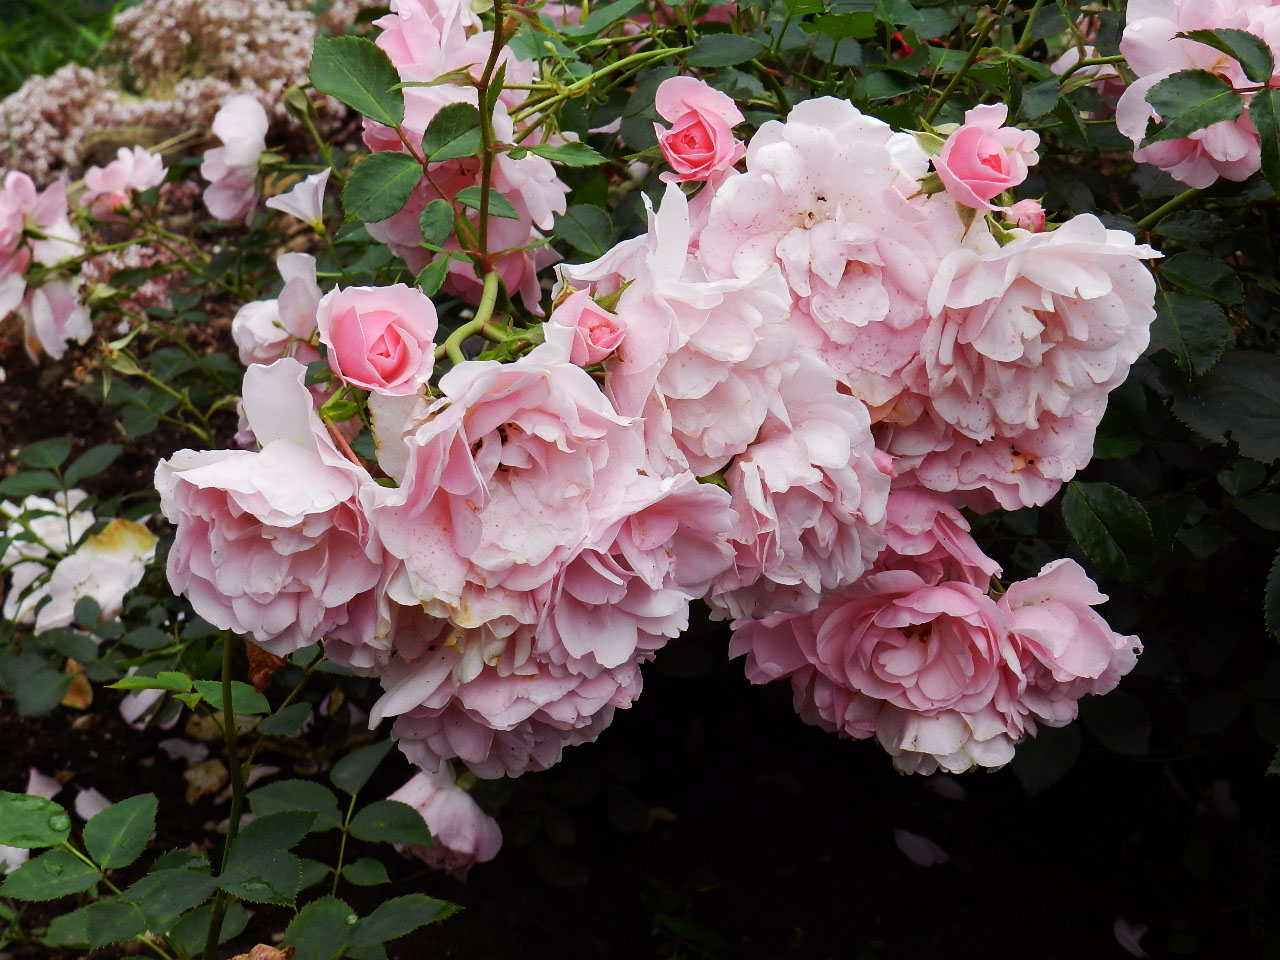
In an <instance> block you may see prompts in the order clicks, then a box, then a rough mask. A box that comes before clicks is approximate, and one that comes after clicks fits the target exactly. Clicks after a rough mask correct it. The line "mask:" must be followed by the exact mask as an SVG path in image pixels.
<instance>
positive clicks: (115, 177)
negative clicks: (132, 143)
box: [80, 147, 165, 219]
mask: <svg viewBox="0 0 1280 960" xmlns="http://www.w3.org/2000/svg"><path fill="white" fill-rule="evenodd" d="M164 175H165V166H164V160H163V158H161V156H160V155H159V154H156V153H151V152H150V151H148V150H147V149H146V148H144V147H134V148H133V149H132V150H130V149H129V148H128V147H121V148H120V149H119V150H118V151H116V159H114V160H112V161H111V162H110V163H109V164H107V165H106V166H105V167H96V166H95V167H90V168H89V169H88V170H86V171H85V175H84V185H85V191H84V193H83V194H82V195H81V197H80V202H81V203H83V204H86V205H87V204H89V203H92V204H93V207H92V210H91V212H92V214H93V215H94V216H95V217H97V218H99V219H105V218H107V217H109V216H111V215H112V214H114V213H116V212H117V211H119V210H120V209H122V208H124V207H127V206H128V205H129V194H130V193H131V192H137V193H141V192H142V191H144V190H150V189H151V188H152V187H158V186H160V184H162V183H164Z"/></svg>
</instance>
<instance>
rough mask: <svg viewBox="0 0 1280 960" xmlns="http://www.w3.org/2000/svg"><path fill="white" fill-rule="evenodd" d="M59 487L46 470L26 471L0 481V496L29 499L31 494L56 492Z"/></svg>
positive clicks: (52, 475)
mask: <svg viewBox="0 0 1280 960" xmlns="http://www.w3.org/2000/svg"><path fill="white" fill-rule="evenodd" d="M59 486H60V484H59V483H58V478H57V476H55V475H54V474H52V473H50V472H49V471H48V470H26V471H24V472H22V473H15V474H14V475H13V476H12V477H5V479H4V480H0V495H2V496H6V497H29V496H31V494H33V493H45V492H47V491H49V490H57V489H58V487H59Z"/></svg>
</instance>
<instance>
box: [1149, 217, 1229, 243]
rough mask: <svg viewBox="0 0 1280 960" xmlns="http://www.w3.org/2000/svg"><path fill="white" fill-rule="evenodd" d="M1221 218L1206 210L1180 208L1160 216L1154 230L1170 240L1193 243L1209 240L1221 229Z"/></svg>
mask: <svg viewBox="0 0 1280 960" xmlns="http://www.w3.org/2000/svg"><path fill="white" fill-rule="evenodd" d="M1222 224H1223V219H1222V218H1221V217H1219V216H1217V215H1216V214H1212V213H1210V212H1209V211H1208V210H1181V211H1179V212H1178V213H1171V214H1169V216H1167V217H1161V218H1160V220H1159V222H1157V223H1156V225H1155V232H1156V233H1158V234H1159V235H1160V236H1162V237H1167V238H1168V239H1170V240H1177V241H1179V242H1181V243H1194V242H1196V241H1200V240H1210V239H1212V238H1213V237H1215V236H1217V235H1218V233H1219V232H1220V231H1221V230H1222Z"/></svg>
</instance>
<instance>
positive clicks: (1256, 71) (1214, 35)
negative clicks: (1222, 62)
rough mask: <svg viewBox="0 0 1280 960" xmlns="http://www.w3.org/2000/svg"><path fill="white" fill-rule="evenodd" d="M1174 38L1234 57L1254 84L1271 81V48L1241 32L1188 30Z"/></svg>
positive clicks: (1251, 35) (1256, 38)
mask: <svg viewBox="0 0 1280 960" xmlns="http://www.w3.org/2000/svg"><path fill="white" fill-rule="evenodd" d="M1175 36H1179V37H1186V38H1187V39H1188V40H1195V41H1196V42H1197V43H1203V44H1205V45H1206V46H1210V47H1213V49H1215V50H1221V51H1222V52H1223V53H1225V54H1226V55H1227V56H1229V57H1234V58H1235V59H1236V60H1237V61H1238V62H1239V64H1240V69H1241V70H1243V71H1244V75H1245V76H1246V77H1248V78H1249V79H1250V80H1252V81H1253V82H1254V83H1266V82H1267V81H1268V80H1270V79H1271V71H1272V70H1274V69H1275V60H1274V59H1273V58H1272V56H1271V48H1270V47H1268V46H1267V44H1266V42H1265V41H1263V40H1261V39H1259V38H1258V37H1255V36H1254V35H1253V34H1252V33H1245V32H1244V31H1243V30H1231V29H1218V30H1189V31H1187V32H1186V33H1179V34H1175Z"/></svg>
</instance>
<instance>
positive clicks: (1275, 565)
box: [1262, 551, 1280, 637]
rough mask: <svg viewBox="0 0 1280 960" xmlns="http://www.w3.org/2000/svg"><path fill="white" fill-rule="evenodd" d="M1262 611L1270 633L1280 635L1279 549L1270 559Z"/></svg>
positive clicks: (1275, 635) (1274, 635)
mask: <svg viewBox="0 0 1280 960" xmlns="http://www.w3.org/2000/svg"><path fill="white" fill-rule="evenodd" d="M1262 613H1263V617H1264V618H1265V619H1266V624H1267V629H1268V630H1270V631H1271V635H1272V636H1273V637H1280V551H1278V552H1277V553H1276V557H1275V559H1274V560H1272V561H1271V570H1270V572H1269V573H1268V574H1267V593H1266V600H1265V602H1264V604H1263V608H1262Z"/></svg>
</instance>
